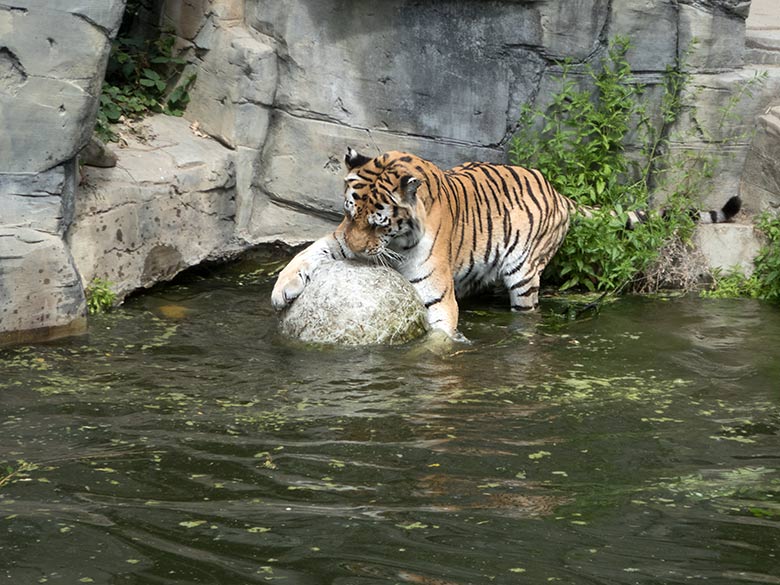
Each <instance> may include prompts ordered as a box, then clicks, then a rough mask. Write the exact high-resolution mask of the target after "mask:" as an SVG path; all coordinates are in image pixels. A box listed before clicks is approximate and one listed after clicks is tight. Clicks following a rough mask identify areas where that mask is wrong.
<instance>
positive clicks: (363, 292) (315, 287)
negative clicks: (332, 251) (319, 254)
mask: <svg viewBox="0 0 780 585" xmlns="http://www.w3.org/2000/svg"><path fill="white" fill-rule="evenodd" d="M281 330H282V332H284V333H285V334H286V335H289V336H290V337H294V338H296V339H300V340H301V341H304V342H307V343H332V344H340V345H371V344H389V345H396V344H400V343H405V342H407V341H411V340H412V339H415V338H416V337H419V336H420V335H422V334H423V333H425V331H426V330H427V320H426V311H425V308H424V307H423V305H422V302H421V301H420V299H419V297H418V296H417V293H416V292H415V290H414V287H412V285H411V284H409V282H408V281H407V280H406V279H405V278H404V277H403V276H401V275H400V274H399V273H398V272H396V271H395V270H392V269H390V268H386V267H381V266H369V265H366V264H359V263H356V262H330V263H327V264H324V265H322V266H321V267H320V268H319V269H318V270H317V271H316V272H315V273H314V275H313V276H312V279H311V282H309V285H308V286H307V287H306V289H304V291H303V293H302V294H301V296H300V297H298V298H297V299H296V300H295V301H294V302H293V304H292V305H291V306H290V307H289V308H288V309H286V310H285V312H284V313H283V315H282V320H281Z"/></svg>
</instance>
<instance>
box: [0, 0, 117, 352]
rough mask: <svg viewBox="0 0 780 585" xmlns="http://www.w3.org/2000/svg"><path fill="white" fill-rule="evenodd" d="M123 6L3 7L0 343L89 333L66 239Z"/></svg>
mask: <svg viewBox="0 0 780 585" xmlns="http://www.w3.org/2000/svg"><path fill="white" fill-rule="evenodd" d="M124 4H125V3H124V0H79V1H77V2H76V1H74V2H51V1H50V0H2V2H0V128H2V131H0V344H2V343H4V342H8V341H23V340H28V339H42V338H51V337H55V336H58V335H64V334H70V333H74V332H78V331H80V330H83V329H84V328H85V325H86V320H85V316H86V305H85V301H84V291H83V288H82V282H81V279H80V277H79V274H78V271H77V269H76V267H75V265H74V263H73V260H72V257H71V253H70V250H69V249H68V247H67V246H66V244H65V242H64V239H63V238H64V234H65V231H66V230H67V228H68V226H69V224H70V222H71V219H72V216H73V210H74V198H75V193H76V183H77V169H76V162H75V159H76V154H77V153H78V151H79V150H80V149H81V148H82V147H83V146H84V145H85V143H86V141H87V139H88V138H89V136H90V135H91V133H92V127H93V126H94V121H95V113H96V111H97V107H98V95H99V94H100V86H101V83H102V79H103V75H104V70H105V65H106V60H107V59H108V52H109V48H110V40H111V38H112V37H113V35H114V34H115V33H116V30H117V28H118V26H119V23H120V21H121V17H122V12H123V10H124Z"/></svg>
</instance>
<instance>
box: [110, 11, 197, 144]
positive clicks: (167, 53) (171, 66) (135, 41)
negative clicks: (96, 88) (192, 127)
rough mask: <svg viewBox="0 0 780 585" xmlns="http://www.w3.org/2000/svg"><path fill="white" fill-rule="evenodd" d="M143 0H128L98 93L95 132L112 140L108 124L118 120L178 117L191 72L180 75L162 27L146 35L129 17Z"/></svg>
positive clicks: (170, 38) (178, 62)
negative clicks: (147, 36) (133, 0)
mask: <svg viewBox="0 0 780 585" xmlns="http://www.w3.org/2000/svg"><path fill="white" fill-rule="evenodd" d="M142 4H143V0H136V1H135V2H128V7H127V8H126V10H125V15H124V18H123V21H122V27H121V28H120V34H119V36H118V37H117V39H116V40H115V41H114V43H113V46H112V49H111V54H110V56H109V60H108V66H107V68H106V78H105V81H104V82H103V91H102V93H101V95H100V109H99V111H98V116H97V123H96V125H95V132H96V134H97V135H98V137H99V138H101V139H102V140H105V141H110V140H117V138H118V136H117V133H116V132H115V131H114V129H113V128H112V124H116V123H118V122H120V121H122V119H128V120H132V119H137V118H139V117H143V116H145V115H148V114H150V113H165V114H169V115H171V116H181V115H182V114H183V113H184V109H185V108H186V107H187V104H188V103H189V101H190V96H189V90H190V88H191V87H192V84H193V83H194V81H195V75H188V76H186V77H185V78H184V79H182V71H183V69H184V66H185V65H186V61H185V60H184V59H181V58H179V57H177V56H174V43H175V40H176V39H175V37H174V36H173V35H172V34H170V33H167V32H164V31H160V30H157V31H154V32H155V33H156V34H155V35H154V36H153V37H151V38H146V36H145V35H144V31H143V29H141V28H139V27H134V26H133V22H134V19H135V18H136V16H137V15H138V12H139V10H140V9H141V8H143V5H142Z"/></svg>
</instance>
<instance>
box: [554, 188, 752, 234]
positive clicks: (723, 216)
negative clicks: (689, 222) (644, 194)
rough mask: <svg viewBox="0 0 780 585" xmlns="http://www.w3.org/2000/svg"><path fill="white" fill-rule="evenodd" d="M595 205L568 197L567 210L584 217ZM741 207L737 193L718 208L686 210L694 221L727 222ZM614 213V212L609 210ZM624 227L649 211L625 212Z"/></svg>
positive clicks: (642, 218)
mask: <svg viewBox="0 0 780 585" xmlns="http://www.w3.org/2000/svg"><path fill="white" fill-rule="evenodd" d="M597 209H598V208H597V207H589V206H587V205H580V204H579V203H575V202H574V201H572V200H571V199H569V211H570V212H573V213H577V214H579V215H582V216H584V217H592V216H593V212H594V211H595V210H597ZM740 209H742V199H741V198H740V196H739V195H734V196H733V197H731V198H730V199H729V200H728V201H726V204H725V205H724V206H723V207H721V208H720V209H717V210H716V209H711V210H709V211H701V210H699V209H694V208H691V209H689V210H688V215H689V216H690V217H691V219H693V221H694V222H696V223H727V222H730V221H731V220H732V219H733V218H734V216H735V215H737V214H738V213H739V210H740ZM611 213H612V214H613V215H615V212H614V211H613V212H611ZM668 213H669V210H667V209H664V210H662V211H661V217H666V216H667V215H668ZM626 216H627V217H626V229H629V230H631V229H634V227H636V226H637V225H638V224H640V223H644V222H646V221H647V218H648V217H649V213H648V212H647V211H644V210H641V209H640V210H636V211H629V212H627V213H626Z"/></svg>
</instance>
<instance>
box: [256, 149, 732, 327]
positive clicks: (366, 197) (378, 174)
mask: <svg viewBox="0 0 780 585" xmlns="http://www.w3.org/2000/svg"><path fill="white" fill-rule="evenodd" d="M345 162H346V165H347V168H348V174H347V176H346V177H345V179H344V182H345V193H344V219H343V221H342V222H341V224H339V226H338V227H337V228H336V230H335V231H334V232H333V233H331V234H328V235H327V236H325V237H323V238H321V239H319V240H317V241H316V242H314V243H313V244H312V245H311V246H309V247H308V248H306V249H305V250H303V251H302V252H300V253H299V254H298V255H297V256H295V257H294V258H293V259H292V260H291V261H290V263H289V264H288V265H287V266H286V267H285V268H284V270H282V272H281V273H280V274H279V277H278V279H277V281H276V284H275V286H274V289H273V292H272V295H271V298H272V302H273V305H274V307H275V308H276V309H279V310H281V309H283V308H284V307H285V306H287V305H288V304H289V303H291V302H292V301H293V300H294V299H295V298H297V297H298V295H300V294H301V292H302V291H303V289H304V287H305V286H306V284H307V283H308V282H309V279H310V278H311V275H312V273H313V271H314V270H316V268H317V266H318V265H319V264H320V263H322V262H323V261H327V260H339V259H345V258H358V259H364V260H372V261H374V262H377V263H382V264H386V265H390V266H393V267H394V268H395V269H397V270H398V271H399V272H400V273H401V274H402V275H403V276H404V277H406V278H407V279H408V280H409V282H411V283H412V285H414V288H415V289H416V291H417V293H418V295H419V296H420V299H421V300H422V302H423V303H424V305H425V307H426V309H427V312H428V313H427V314H428V322H429V324H430V326H431V328H432V329H439V330H442V331H444V332H445V333H447V334H448V335H449V336H451V337H454V336H455V335H456V332H457V326H458V303H457V299H458V298H460V297H463V296H464V295H466V294H468V293H470V292H472V291H474V290H475V289H477V288H479V287H481V286H483V285H486V284H490V283H494V282H498V281H500V282H502V283H503V284H504V286H506V288H507V289H508V291H509V303H510V306H511V308H512V310H513V311H531V310H533V309H535V308H536V307H537V306H538V304H539V277H540V275H541V273H542V270H543V269H544V267H545V266H546V265H547V263H548V262H549V261H550V259H551V258H552V256H553V254H555V252H556V251H557V250H558V248H559V246H560V245H561V242H562V241H563V238H564V237H565V236H566V232H567V230H568V229H569V223H570V220H571V217H572V214H574V213H581V214H584V215H590V214H591V213H592V208H588V207H586V206H581V205H578V204H576V203H575V202H573V201H572V200H571V199H568V198H567V197H564V196H563V195H561V194H560V193H558V192H557V191H556V190H555V189H554V188H553V187H552V185H550V183H549V181H548V180H547V179H546V178H545V177H544V176H542V174H541V173H540V172H539V171H537V170H534V169H526V168H523V167H519V166H510V165H501V164H490V163H479V162H468V163H465V164H462V165H460V166H457V167H454V168H452V169H449V170H442V169H440V168H439V167H437V166H436V165H435V164H433V163H431V162H429V161H427V160H424V159H422V158H420V157H418V156H415V155H413V154H409V153H405V152H387V153H384V154H382V155H379V156H377V157H375V158H369V157H367V156H364V155H362V154H359V153H358V152H356V151H355V150H354V149H352V148H349V149H348V150H347V155H346V157H345ZM738 211H739V199H738V198H736V197H735V198H732V199H731V200H730V201H729V202H728V203H727V204H726V206H724V208H723V209H722V210H721V211H719V212H701V216H700V218H699V221H702V222H709V221H711V222H720V221H728V220H729V219H731V217H732V216H733V215H735V214H736V213H737V212H738ZM644 219H646V214H645V213H644V212H631V213H629V214H628V225H627V227H628V228H629V229H630V228H631V227H633V225H634V224H635V223H638V222H641V221H643V220H644Z"/></svg>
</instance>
